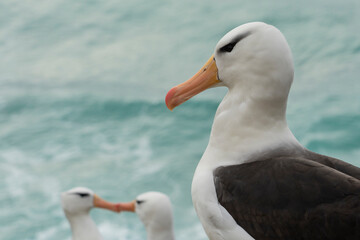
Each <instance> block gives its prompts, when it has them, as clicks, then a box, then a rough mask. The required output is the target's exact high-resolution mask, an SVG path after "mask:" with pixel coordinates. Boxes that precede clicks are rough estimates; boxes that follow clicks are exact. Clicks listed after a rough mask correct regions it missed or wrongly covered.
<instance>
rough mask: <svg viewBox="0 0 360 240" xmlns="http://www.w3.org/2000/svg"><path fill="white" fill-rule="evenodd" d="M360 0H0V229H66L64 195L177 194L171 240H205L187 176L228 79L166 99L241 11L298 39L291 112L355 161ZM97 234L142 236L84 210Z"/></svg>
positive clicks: (359, 155) (312, 143) (12, 236)
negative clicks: (186, 97)
mask: <svg viewBox="0 0 360 240" xmlns="http://www.w3.org/2000/svg"><path fill="white" fill-rule="evenodd" d="M359 12H360V2H359V1H355V0H353V1H350V0H348V1H346V0H345V1H333V0H331V1H325V0H324V1H308V0H305V1H285V0H279V1H272V2H270V1H268V2H266V3H259V2H255V1H230V0H226V1H190V0H186V1H159V0H154V1H144V0H135V1H114V0H109V1H81V2H80V1H77V2H75V1H65V0H53V1H45V0H39V1H23V0H22V1H20V0H12V1H10V0H9V1H6V0H3V1H0V56H1V57H0V192H1V194H0V239H2V240H25V239H26V240H30V239H31V240H45V239H51V240H63V239H70V236H71V233H70V227H69V225H68V223H67V221H66V219H65V217H64V215H63V213H62V210H61V207H60V199H59V195H60V193H61V192H62V191H65V190H68V189H70V188H72V187H75V186H86V187H89V188H91V189H93V190H94V191H95V192H96V193H97V194H98V195H100V196H102V197H104V198H105V199H108V200H111V201H130V200H132V199H133V198H135V196H136V195H138V194H140V193H142V192H144V191H149V190H156V191H161V192H164V193H166V194H168V195H169V196H170V198H171V200H172V202H173V206H174V217H175V234H176V236H177V239H192V240H203V239H207V238H206V235H205V234H204V232H203V230H202V227H201V225H200V223H199V221H198V219H197V217H196V214H195V211H194V210H193V207H192V202H191V196H190V187H191V180H192V175H193V173H194V170H195V167H196V165H197V162H198V160H199V159H200V157H201V155H202V153H203V151H204V149H205V147H206V145H207V141H208V136H209V133H210V127H211V123H212V119H213V116H214V113H215V111H216V108H217V105H218V103H219V102H220V101H221V99H222V97H223V96H224V93H225V92H226V89H212V90H209V91H207V92H204V93H202V94H201V95H199V96H197V97H195V98H193V99H192V100H191V101H189V102H187V103H185V104H184V105H182V106H181V107H179V108H177V109H175V110H174V112H170V111H169V110H167V108H166V107H165V104H164V97H165V95H166V92H167V91H168V90H169V89H170V88H171V87H172V86H174V85H176V84H178V83H180V82H183V81H184V80H186V79H188V78H189V77H191V76H192V75H193V74H194V73H196V71H197V70H198V69H199V68H200V67H201V66H202V65H203V64H204V63H205V61H206V60H207V59H208V57H209V56H210V55H211V54H212V51H213V49H214V47H215V44H216V43H217V41H218V40H219V39H220V38H221V37H222V36H223V35H224V34H225V33H226V32H227V31H229V30H231V29H232V28H234V27H236V26H238V25H240V24H243V23H246V22H250V21H265V22H267V23H270V24H273V25H275V26H276V27H278V28H279V29H280V30H281V31H282V32H283V33H284V35H285V37H286V38H287V40H288V42H289V45H290V47H291V49H292V51H293V56H294V62H295V80H294V84H293V86H292V90H291V92H290V97H289V103H288V112H287V116H288V123H289V126H290V127H291V129H292V131H293V132H294V134H295V136H296V137H297V138H298V139H299V141H300V142H301V143H302V144H303V145H305V146H306V147H308V148H309V149H311V150H313V151H316V152H319V153H322V154H327V155H331V156H334V157H338V158H341V159H343V160H345V161H348V162H350V163H352V164H354V165H357V166H360V85H359V81H360V79H359V78H360V68H359V66H360V32H359V29H360V14H359ZM91 215H92V217H93V218H94V220H95V222H96V223H97V225H98V226H99V229H100V231H101V233H102V234H103V236H104V239H105V240H115V239H128V240H140V239H145V230H144V228H143V226H142V225H141V223H140V222H139V221H138V220H137V218H136V216H134V215H132V214H129V213H122V214H120V215H117V214H113V213H111V212H106V211H101V210H96V209H95V210H93V211H92V212H91Z"/></svg>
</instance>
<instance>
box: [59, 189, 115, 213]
mask: <svg viewBox="0 0 360 240" xmlns="http://www.w3.org/2000/svg"><path fill="white" fill-rule="evenodd" d="M61 205H62V208H63V210H64V212H65V214H66V215H67V216H68V215H77V214H84V213H85V214H87V213H88V212H89V211H90V210H91V208H93V207H96V208H104V209H107V210H111V211H114V212H120V210H121V209H120V207H119V204H116V203H110V202H108V201H105V200H104V199H102V198H100V197H99V196H98V195H96V194H94V192H93V191H92V190H90V189H88V188H85V187H76V188H73V189H70V190H68V191H66V192H63V193H62V194H61Z"/></svg>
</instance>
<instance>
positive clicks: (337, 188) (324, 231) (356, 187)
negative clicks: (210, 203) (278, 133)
mask: <svg viewBox="0 0 360 240" xmlns="http://www.w3.org/2000/svg"><path fill="white" fill-rule="evenodd" d="M214 181H215V187H216V193H217V197H218V200H219V203H220V204H221V205H222V206H223V207H224V208H225V209H226V210H227V211H228V212H229V213H230V214H231V216H232V217H233V218H234V219H235V221H236V222H237V223H238V224H239V225H240V226H241V227H242V228H244V229H245V230H246V231H247V232H248V233H249V234H250V235H252V236H253V237H254V238H255V239H257V240H261V239H291V240H295V239H360V181H359V180H358V179H356V178H354V177H351V176H349V175H346V174H343V173H341V172H339V171H337V170H335V169H332V168H330V167H328V166H325V165H323V164H320V163H317V162H315V161H311V160H308V159H304V158H289V157H279V158H271V159H267V160H264V161H255V162H250V163H244V164H241V165H234V166H227V167H219V168H217V169H216V170H215V171H214Z"/></svg>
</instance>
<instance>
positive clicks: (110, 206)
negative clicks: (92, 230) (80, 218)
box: [93, 194, 121, 212]
mask: <svg viewBox="0 0 360 240" xmlns="http://www.w3.org/2000/svg"><path fill="white" fill-rule="evenodd" d="M93 203H94V207H97V208H104V209H107V210H110V211H114V212H120V211H121V209H120V207H119V205H118V203H111V202H108V201H105V200H104V199H102V198H101V197H99V196H98V195H96V194H94V200H93Z"/></svg>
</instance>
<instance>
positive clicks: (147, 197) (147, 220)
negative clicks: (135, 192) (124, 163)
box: [122, 192, 175, 240]
mask: <svg viewBox="0 0 360 240" xmlns="http://www.w3.org/2000/svg"><path fill="white" fill-rule="evenodd" d="M122 204H123V205H124V206H125V205H127V206H129V204H133V206H134V207H127V209H129V210H125V211H135V212H136V214H137V215H138V217H139V218H140V220H141V221H142V223H143V224H144V225H145V228H146V232H147V239H148V240H173V239H175V238H174V232H173V231H174V230H173V213H172V207H171V202H170V199H169V198H168V196H166V195H165V194H163V193H160V192H146V193H143V194H140V195H139V196H137V197H136V199H135V200H134V201H132V202H130V203H122Z"/></svg>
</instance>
